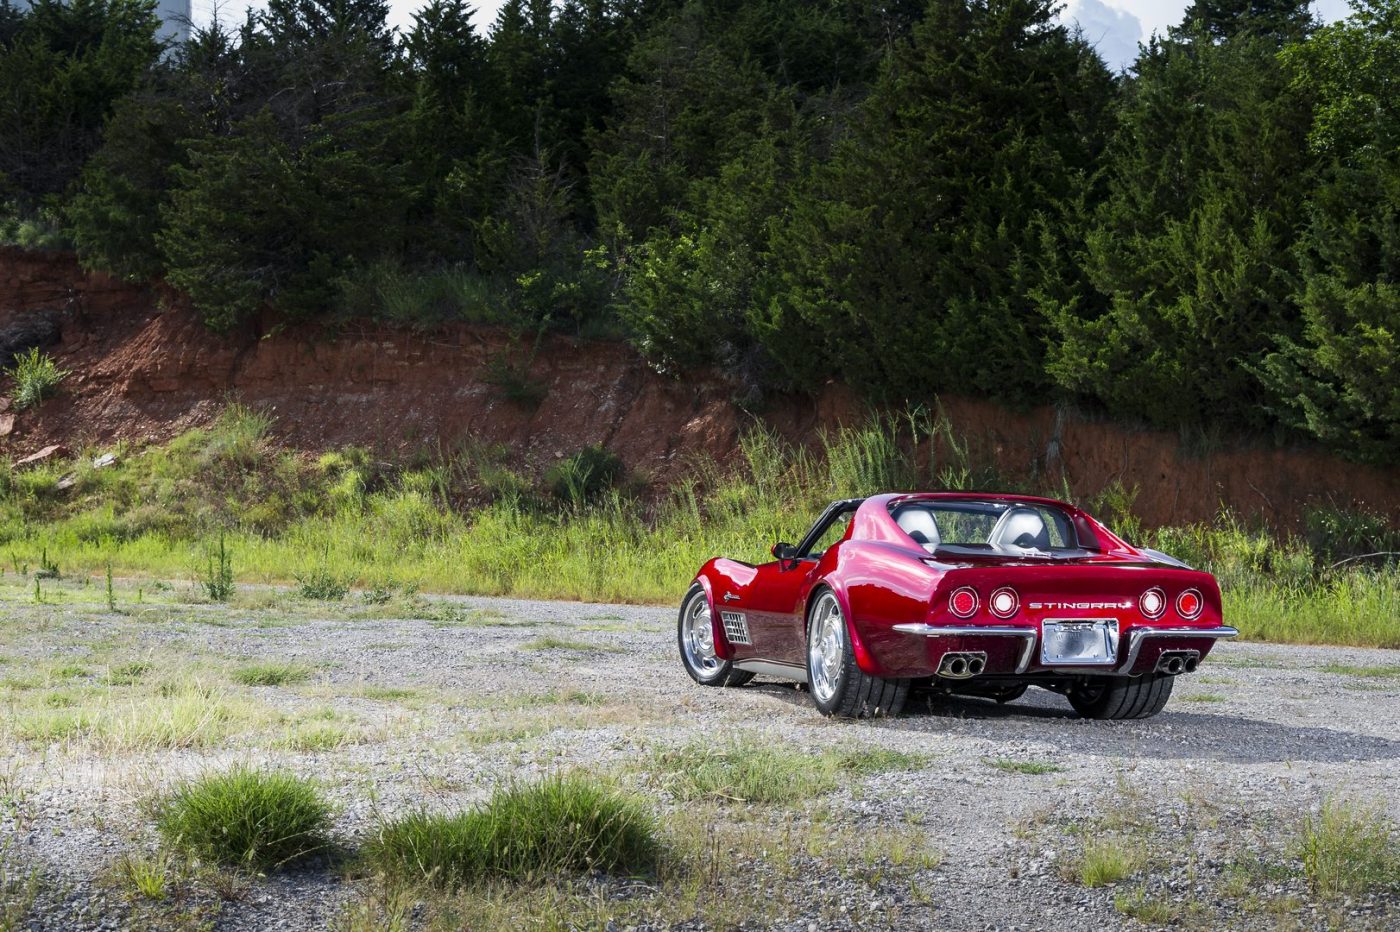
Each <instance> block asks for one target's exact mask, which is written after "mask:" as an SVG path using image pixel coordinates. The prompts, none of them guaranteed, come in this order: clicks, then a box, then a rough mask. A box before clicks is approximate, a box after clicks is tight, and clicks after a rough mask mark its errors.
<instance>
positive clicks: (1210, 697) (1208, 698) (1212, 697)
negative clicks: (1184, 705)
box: [1181, 693, 1226, 703]
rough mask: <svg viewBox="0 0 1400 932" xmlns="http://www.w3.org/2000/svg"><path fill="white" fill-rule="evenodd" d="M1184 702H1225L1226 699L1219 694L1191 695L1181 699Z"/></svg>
mask: <svg viewBox="0 0 1400 932" xmlns="http://www.w3.org/2000/svg"><path fill="white" fill-rule="evenodd" d="M1181 701H1182V702H1207V703H1209V702H1225V701H1226V697H1224V696H1222V695H1220V694H1219V693H1191V694H1189V695H1185V696H1182V697H1181Z"/></svg>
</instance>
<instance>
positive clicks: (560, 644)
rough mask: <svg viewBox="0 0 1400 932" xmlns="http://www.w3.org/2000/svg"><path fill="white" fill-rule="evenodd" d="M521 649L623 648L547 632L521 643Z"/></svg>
mask: <svg viewBox="0 0 1400 932" xmlns="http://www.w3.org/2000/svg"><path fill="white" fill-rule="evenodd" d="M520 649H521V650H572V651H579V652H584V651H596V652H601V653H605V654H615V653H617V652H619V651H620V650H622V648H620V647H614V646H613V645H611V644H594V643H590V642H588V641H573V640H570V639H569V638H561V637H555V636H554V635H552V634H547V635H545V636H544V637H541V638H535V639H534V640H533V641H526V642H525V643H524V644H521V645H520Z"/></svg>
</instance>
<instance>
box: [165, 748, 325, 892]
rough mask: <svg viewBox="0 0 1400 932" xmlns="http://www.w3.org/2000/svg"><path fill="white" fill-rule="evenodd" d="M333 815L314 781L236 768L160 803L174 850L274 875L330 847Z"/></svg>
mask: <svg viewBox="0 0 1400 932" xmlns="http://www.w3.org/2000/svg"><path fill="white" fill-rule="evenodd" d="M330 817H331V813H330V807H329V806H328V805H327V804H326V802H325V801H324V800H323V799H322V798H321V794H320V792H319V791H318V790H317V789H316V787H315V786H313V785H312V784H311V783H310V781H308V780H305V779H302V778H301V777H297V776H294V775H292V774H289V773H283V772H278V771H260V770H256V769H253V768H251V767H245V766H236V767H234V768H233V769H231V770H228V771H226V772H224V773H220V774H210V775H208V776H204V777H201V778H199V779H198V780H194V781H192V782H189V783H186V784H184V785H182V786H180V787H178V788H177V789H176V790H175V791H174V792H173V793H171V794H170V796H169V797H168V798H167V799H165V800H164V801H163V802H162V803H161V805H160V809H159V813H158V815H157V819H156V828H157V829H158V830H159V832H160V836H161V838H162V839H163V840H164V842H165V843H166V844H167V845H168V846H169V847H170V848H172V849H174V850H177V851H182V852H185V853H186V854H190V855H193V856H195V857H199V858H202V859H204V860H208V861H212V862H214V863H216V864H222V865H225V866H228V867H240V868H249V869H254V870H259V871H268V870H275V869H276V868H278V867H280V866H282V865H283V864H287V863H289V862H291V861H294V860H297V859H298V858H301V857H304V856H306V855H309V854H312V853H314V852H317V851H322V850H324V849H325V848H326V846H327V840H326V830H327V829H328V827H329V826H330Z"/></svg>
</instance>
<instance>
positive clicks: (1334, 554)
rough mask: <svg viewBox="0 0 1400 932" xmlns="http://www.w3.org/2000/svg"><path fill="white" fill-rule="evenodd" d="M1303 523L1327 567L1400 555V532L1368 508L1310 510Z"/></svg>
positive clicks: (1310, 542) (1311, 543) (1313, 545)
mask: <svg viewBox="0 0 1400 932" xmlns="http://www.w3.org/2000/svg"><path fill="white" fill-rule="evenodd" d="M1303 520H1304V522H1305V524H1306V525H1307V533H1308V544H1309V545H1310V546H1311V547H1312V549H1313V550H1314V551H1316V552H1317V555H1318V558H1319V559H1320V560H1321V561H1322V562H1324V563H1328V564H1331V563H1336V562H1337V561H1339V560H1347V559H1350V558H1353V557H1361V556H1365V555H1367V554H1374V553H1393V552H1395V551H1400V529H1397V528H1393V527H1391V526H1390V522H1389V520H1388V519H1387V518H1386V517H1385V515H1382V514H1378V513H1377V512H1374V511H1370V510H1369V509H1366V508H1309V509H1308V510H1307V512H1306V513H1305V514H1304V516H1303Z"/></svg>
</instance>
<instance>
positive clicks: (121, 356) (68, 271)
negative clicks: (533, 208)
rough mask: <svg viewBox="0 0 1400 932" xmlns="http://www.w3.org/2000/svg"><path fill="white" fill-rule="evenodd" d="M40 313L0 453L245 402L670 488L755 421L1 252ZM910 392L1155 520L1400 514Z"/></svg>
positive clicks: (1326, 479)
mask: <svg viewBox="0 0 1400 932" xmlns="http://www.w3.org/2000/svg"><path fill="white" fill-rule="evenodd" d="M39 316H43V317H45V318H47V319H49V320H52V321H54V322H56V323H57V334H56V337H55V338H54V339H52V340H50V341H48V342H51V345H50V346H49V349H48V351H49V352H50V353H52V354H53V355H54V357H55V358H56V359H57V360H58V361H59V364H60V365H61V366H62V367H63V368H65V369H68V370H70V371H71V372H72V375H71V376H70V377H69V379H68V381H66V382H65V383H64V390H63V392H62V393H61V394H60V395H59V396H58V397H56V398H54V399H52V400H50V401H48V402H46V403H45V404H44V405H43V407H42V408H41V409H40V410H38V411H25V412H15V411H13V410H8V411H6V410H0V454H4V455H7V456H10V457H20V456H24V455H27V454H29V453H32V452H34V451H36V450H38V449H40V448H42V447H44V446H45V445H48V444H53V443H62V444H64V445H66V446H68V447H69V448H72V449H77V448H79V447H81V446H83V445H86V444H92V443H99V444H100V443H106V442H110V441H113V440H116V439H125V440H136V441H145V440H151V441H159V440H163V439H167V438H169V437H171V436H173V435H175V434H177V433H179V432H181V431H183V430H185V429H187V428H189V427H191V426H194V425H197V424H200V423H203V422H205V421H207V420H208V419H210V418H211V417H212V416H213V415H214V414H215V413H216V412H217V411H218V410H219V409H220V408H221V407H222V406H223V404H224V403H225V402H227V401H228V400H230V399H238V400H241V401H243V402H245V403H247V404H250V405H253V406H256V407H261V408H266V409H268V410H270V411H271V412H272V413H273V414H275V415H276V417H277V431H278V434H279V435H280V436H281V437H282V438H283V439H284V440H285V441H286V442H287V443H288V444H291V445H293V446H296V447H300V448H305V449H310V450H319V449H326V448H330V447H336V446H341V445H345V444H358V445H364V446H370V447H374V448H377V449H380V450H383V451H385V452H386V453H390V454H393V453H399V454H403V453H409V452H413V451H416V450H421V449H425V448H427V449H436V448H440V447H449V448H450V447H451V446H453V445H455V444H457V443H460V442H463V441H465V440H467V439H476V440H481V441H486V442H491V443H505V444H509V445H510V446H511V447H512V448H513V449H514V450H515V451H516V453H517V455H518V457H519V458H520V460H521V462H522V463H525V464H533V465H536V466H538V465H542V464H545V463H548V462H550V461H552V460H553V459H555V458H557V457H559V456H562V455H567V454H569V453H572V452H573V451H575V450H577V449H579V448H580V447H582V446H584V445H586V444H590V443H603V444H605V445H607V446H608V447H610V448H611V449H613V450H614V451H615V452H617V453H618V454H619V455H620V456H621V457H622V458H623V459H624V461H625V462H626V463H627V465H628V467H629V468H630V469H632V470H635V471H640V472H641V473H642V474H643V475H645V476H647V477H649V478H650V479H652V480H653V481H654V482H655V483H658V484H661V483H665V482H668V481H671V480H673V479H675V478H678V477H679V476H680V475H682V474H683V473H684V472H685V471H686V470H687V469H688V468H690V466H691V464H692V463H693V462H694V461H695V458H696V457H697V456H701V455H709V456H713V457H716V458H718V459H720V460H721V461H723V460H724V459H726V458H727V457H729V456H731V455H732V454H733V453H734V451H735V449H736V446H737V443H738V439H739V436H740V434H741V432H742V430H743V429H744V428H745V426H746V425H748V424H750V423H752V416H751V415H749V414H747V413H745V412H744V411H742V410H741V409H739V408H738V407H736V406H735V405H734V404H733V403H732V401H731V396H732V394H733V389H732V386H730V385H729V384H727V383H726V382H725V380H724V379H723V378H721V377H719V376H718V375H715V374H700V375H692V376H688V377H686V378H684V379H679V380H678V379H673V378H670V377H667V376H663V375H660V374H658V373H656V372H654V371H652V370H651V369H650V368H649V367H648V366H647V365H646V363H645V362H644V361H643V360H642V359H641V358H640V357H639V356H638V355H637V354H636V353H634V352H633V351H632V350H631V349H630V348H628V347H627V346H625V345H624V344H621V343H601V342H583V341H577V340H571V339H568V338H565V337H561V336H551V337H549V338H547V339H545V340H544V341H543V342H542V343H541V344H540V345H539V346H538V347H535V346H533V341H532V340H524V341H522V340H520V339H519V338H517V337H515V336H514V335H512V334H510V333H508V332H506V331H504V330H499V329H493V328H484V327H475V326H464V325H462V326H447V327H443V328H440V329H438V330H436V331H433V332H431V333H423V332H413V331H408V330H403V329H392V328H387V327H378V326H373V325H368V324H365V325H355V326H353V327H347V328H342V329H340V330H338V331H335V332H331V331H328V330H327V329H326V328H325V327H324V326H323V325H319V324H318V325H297V326H285V325H277V324H274V323H273V322H271V321H263V322H260V323H258V324H255V325H250V326H248V327H246V328H244V329H242V330H240V331H238V332H236V333H234V334H230V335H229V336H227V337H215V336H213V335H211V334H210V333H209V332H208V331H207V330H205V329H204V328H203V327H202V325H201V324H200V323H199V321H198V320H197V318H196V317H195V316H194V315H193V314H192V313H191V312H190V311H189V309H188V307H186V306H185V304H184V303H183V301H182V300H181V298H180V296H179V295H177V294H174V293H171V292H169V291H167V290H164V289H161V288H153V287H143V286H137V285H128V284H125V283H121V282H117V281H114V280H112V279H110V278H108V277H106V276H102V275H87V274H84V273H83V272H82V271H81V270H80V269H79V268H78V266H77V263H76V261H75V260H74V259H73V258H72V257H71V256H67V255H55V254H35V253H26V252H21V251H18V250H13V249H0V331H4V330H5V329H7V328H13V327H14V326H15V325H16V324H24V323H26V322H30V321H33V320H35V319H36V317H39ZM503 367H510V368H513V369H514V370H516V371H517V372H519V373H520V374H522V375H523V376H524V377H525V380H526V381H527V382H528V383H529V384H530V385H531V386H533V387H534V388H535V389H536V390H542V392H543V394H542V397H541V399H540V401H539V403H538V405H526V404H521V403H518V402H514V401H511V400H509V399H508V398H507V392H506V390H505V389H503V387H502V385H501V381H502V379H501V378H500V372H501V371H502V369H503ZM913 400H914V401H916V402H924V403H928V404H933V403H939V404H941V405H942V407H943V409H944V411H945V412H946V414H947V415H948V417H949V418H950V420H951V421H952V423H953V426H954V429H955V431H956V432H957V433H958V434H960V435H961V436H962V437H964V438H965V440H966V441H967V442H968V444H969V445H970V447H971V449H972V451H973V455H974V458H975V459H976V460H978V461H979V462H986V463H990V464H991V465H993V466H995V468H996V469H997V471H998V472H999V473H1000V474H1002V475H1005V476H1008V477H1022V478H1025V477H1034V478H1036V479H1038V480H1039V481H1040V483H1041V484H1043V485H1045V486H1047V487H1050V486H1056V487H1057V486H1058V485H1059V484H1060V480H1061V478H1062V477H1063V478H1064V479H1067V480H1068V482H1069V483H1070V485H1071V487H1072V488H1074V489H1075V490H1076V491H1077V492H1081V493H1093V492H1095V491H1097V490H1099V489H1101V488H1103V487H1104V486H1105V485H1107V484H1109V483H1111V482H1113V481H1115V480H1118V481H1121V482H1122V483H1123V484H1124V485H1125V486H1128V487H1132V486H1134V485H1136V486H1138V487H1139V496H1138V499H1137V503H1136V510H1137V511H1138V513H1139V514H1140V515H1141V516H1142V517H1143V518H1144V520H1146V521H1147V522H1148V523H1152V524H1167V523H1181V522H1187V521H1196V520H1208V519H1210V518H1211V517H1213V516H1214V515H1215V514H1216V513H1217V512H1218V511H1219V510H1220V508H1221V507H1222V506H1229V507H1231V508H1233V509H1235V510H1236V511H1237V512H1238V513H1240V514H1243V515H1253V514H1261V515H1263V516H1265V517H1267V518H1268V519H1269V520H1270V521H1272V522H1273V523H1275V524H1277V525H1281V526H1296V524H1297V522H1298V521H1299V518H1300V515H1301V512H1302V509H1303V507H1304V506H1305V505H1306V504H1307V503H1308V502H1312V501H1330V502H1331V503H1333V504H1336V505H1351V504H1356V503H1364V504H1366V505H1367V506H1369V507H1370V508H1373V509H1378V510H1383V511H1386V512H1388V513H1389V514H1390V515H1391V516H1392V518H1393V519H1395V520H1397V521H1400V471H1396V470H1382V469H1375V468H1365V467H1358V466H1355V465H1352V464H1348V463H1344V462H1342V461H1341V460H1338V459H1336V458H1335V457H1331V456H1328V455H1326V454H1323V453H1320V452H1317V451H1314V450H1298V449H1274V448H1268V449H1265V448H1260V447H1257V446H1241V447H1239V448H1235V449H1229V448H1227V449H1212V450H1209V451H1201V450H1192V449H1189V448H1187V447H1186V446H1185V445H1183V443H1182V441H1181V439H1180V438H1179V437H1178V436H1176V435H1175V434H1170V433H1163V432H1151V431H1144V430H1140V429H1135V428H1131V427H1125V426H1122V425H1117V424H1111V423H1106V422H1098V421H1093V420H1089V419H1085V418H1082V417H1079V416H1077V415H1075V414H1073V413H1071V412H1067V411H1064V410H1057V409H1055V408H1052V407H1049V406H1045V407H1041V408H1036V409H1032V410H1030V411H1027V412H1022V413H1016V412H1010V411H1007V410H1005V409H1003V408H1000V407H998V406H996V405H993V404H990V403H987V402H984V401H980V400H977V399H970V398H957V397H949V396H943V397H942V398H935V397H933V396H932V395H931V396H930V397H929V398H927V399H913ZM4 407H5V403H4V402H0V409H3V408H4ZM864 416H865V410H864V409H863V408H862V406H861V405H860V404H859V403H858V402H857V401H856V400H855V399H854V398H852V397H851V395H850V394H849V393H848V392H847V391H845V390H844V389H843V388H842V387H841V386H839V385H834V384H833V385H830V386H828V387H827V389H826V390H825V391H823V392H822V393H821V394H820V396H819V397H817V398H815V399H813V398H807V397H797V396H793V397H776V398H773V399H770V401H769V404H768V406H767V408H766V412H765V414H764V417H765V419H766V420H767V421H768V423H769V424H770V425H771V426H773V427H774V428H776V429H777V430H779V431H780V432H781V433H783V434H784V435H786V436H788V437H789V438H791V439H794V440H812V439H814V438H815V437H816V436H817V434H818V432H819V431H820V430H822V429H824V428H825V429H830V428H833V427H835V426H837V425H839V424H842V423H847V424H853V423H857V422H859V421H860V420H861V419H862V418H863V417H864Z"/></svg>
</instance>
